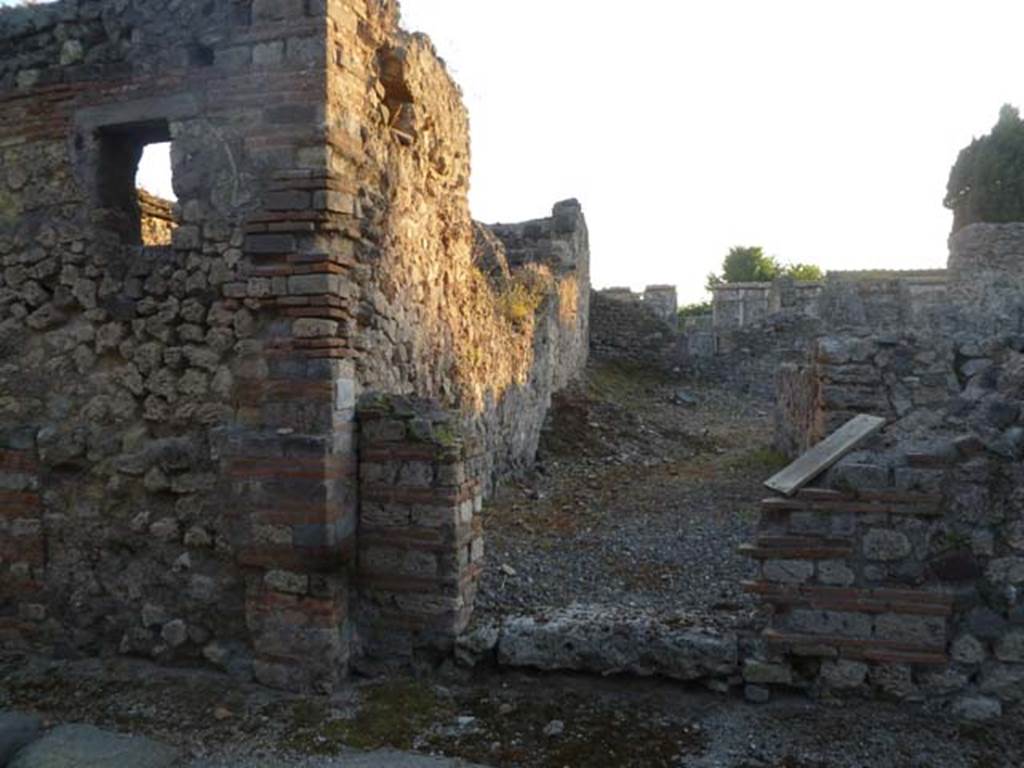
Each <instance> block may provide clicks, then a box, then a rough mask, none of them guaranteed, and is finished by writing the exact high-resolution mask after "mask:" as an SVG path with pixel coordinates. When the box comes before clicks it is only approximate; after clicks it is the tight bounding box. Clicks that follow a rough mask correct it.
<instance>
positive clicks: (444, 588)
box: [358, 397, 484, 662]
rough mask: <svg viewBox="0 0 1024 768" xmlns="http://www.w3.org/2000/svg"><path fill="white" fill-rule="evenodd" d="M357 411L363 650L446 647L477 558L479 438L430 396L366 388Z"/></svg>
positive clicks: (468, 598)
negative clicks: (371, 392) (373, 393)
mask: <svg viewBox="0 0 1024 768" xmlns="http://www.w3.org/2000/svg"><path fill="white" fill-rule="evenodd" d="M359 418H360V427H361V429H360V441H359V455H360V463H359V475H360V496H361V503H362V507H361V514H360V521H359V565H358V584H359V590H360V595H361V597H362V598H363V599H362V601H361V603H360V623H359V630H360V635H361V651H362V652H363V653H364V654H366V655H367V656H368V657H370V658H374V659H384V660H388V661H391V662H395V661H400V660H402V659H408V658H409V657H411V656H412V654H413V653H414V651H416V650H417V649H422V648H427V649H435V650H442V651H447V650H450V649H451V647H452V645H453V644H454V641H455V638H456V637H457V636H458V634H459V633H460V632H461V631H462V630H463V629H465V627H466V624H467V623H468V621H469V618H470V615H471V613H472V610H473V601H474V598H475V595H476V589H477V582H478V580H479V577H480V568H481V565H482V559H483V552H484V549H483V548H484V541H483V532H482V530H481V525H480V517H479V512H480V507H481V503H482V487H481V482H480V479H479V476H478V470H479V466H480V465H479V461H478V460H479V457H480V451H481V446H480V445H479V444H477V443H474V441H473V440H472V439H467V437H466V436H465V434H464V430H463V424H462V415H461V414H459V413H457V412H451V411H447V410H444V409H441V408H439V407H438V405H437V404H436V403H434V402H431V401H422V400H412V399H409V398H401V397H369V398H366V399H365V400H364V402H363V403H362V404H361V407H360V411H359Z"/></svg>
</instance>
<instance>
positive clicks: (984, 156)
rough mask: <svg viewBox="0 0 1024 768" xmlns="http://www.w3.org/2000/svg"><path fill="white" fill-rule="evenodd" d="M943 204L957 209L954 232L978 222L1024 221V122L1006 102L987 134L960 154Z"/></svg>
mask: <svg viewBox="0 0 1024 768" xmlns="http://www.w3.org/2000/svg"><path fill="white" fill-rule="evenodd" d="M942 202H943V205H945V206H946V207H947V208H949V209H951V210H952V211H953V231H954V232H956V231H957V230H959V229H961V228H962V227H965V226H967V225H968V224H974V223H977V222H990V223H1001V222H1008V221H1024V121H1022V120H1021V118H1020V111H1019V110H1018V109H1017V108H1016V107H1014V106H1012V105H1010V104H1004V105H1003V107H1002V108H1001V109H1000V110H999V121H998V122H997V123H996V124H995V126H994V127H993V128H992V132H991V133H989V134H988V135H987V136H982V137H981V138H977V139H974V140H973V141H972V142H971V143H970V144H969V145H968V146H966V147H964V148H963V149H962V150H961V151H960V154H959V155H958V156H957V159H956V163H955V164H954V165H953V168H952V170H951V171H950V174H949V183H948V184H947V186H946V197H945V199H944V200H943V201H942Z"/></svg>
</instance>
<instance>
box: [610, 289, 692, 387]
mask: <svg viewBox="0 0 1024 768" xmlns="http://www.w3.org/2000/svg"><path fill="white" fill-rule="evenodd" d="M648 291H649V292H650V295H651V296H652V297H656V298H650V299H649V298H648V297H647V296H646V295H640V294H635V293H633V292H632V291H630V290H629V289H626V288H609V289H605V290H602V291H595V292H593V293H592V294H591V297H590V349H591V352H592V354H593V355H594V357H595V358H597V359H602V360H613V361H617V362H626V363H632V364H636V365H651V366H655V367H658V368H662V369H665V370H671V369H673V368H676V367H678V366H680V365H681V364H682V363H683V350H682V346H681V343H682V337H681V336H680V334H679V333H678V316H677V310H674V311H672V313H671V314H669V313H668V312H667V309H668V301H667V298H668V293H667V291H660V290H658V289H657V288H655V290H654V291H653V292H652V291H651V289H648ZM671 298H673V299H674V291H673V293H672V294H671Z"/></svg>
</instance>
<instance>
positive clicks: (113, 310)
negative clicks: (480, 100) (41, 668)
mask: <svg viewBox="0 0 1024 768" xmlns="http://www.w3.org/2000/svg"><path fill="white" fill-rule="evenodd" d="M0 51H2V53H0V110H2V111H3V113H4V115H5V117H6V118H9V119H5V120H4V121H3V122H2V123H0V259H2V266H3V272H2V277H0V382H2V387H0V470H2V471H0V478H2V486H0V493H3V494H7V496H6V497H5V502H6V503H5V504H4V505H3V507H2V511H0V536H2V538H0V552H2V554H3V556H2V558H0V584H2V585H3V586H2V588H0V621H2V622H3V623H2V624H0V627H2V635H0V637H2V641H3V642H4V643H5V644H8V645H12V646H18V645H30V646H32V647H36V648H40V649H48V650H50V651H59V652H61V653H84V654H106V653H110V652H118V651H119V652H121V653H129V654H138V655H143V656H148V657H151V658H155V659H157V660H160V661H168V662H169V661H174V662H191V663H196V662H201V663H210V664H213V665H216V666H218V667H222V668H227V669H232V670H236V671H239V672H244V671H246V670H252V671H254V672H255V675H256V677H257V678H258V679H259V680H260V681H262V682H264V683H268V684H271V685H276V686H281V687H288V688H311V687H317V688H321V689H326V688H329V687H330V686H331V685H333V684H334V682H335V681H336V680H337V679H339V678H340V677H341V676H343V675H344V674H345V672H346V669H347V666H348V664H349V661H350V659H351V658H353V657H354V656H355V657H357V656H358V655H359V654H362V653H372V652H375V651H376V652H380V650H381V649H375V648H373V647H372V644H373V642H374V639H373V638H374V637H375V636H376V635H375V634H374V633H373V632H370V631H363V630H362V629H361V627H360V626H359V624H360V622H364V624H363V626H364V627H371V628H372V626H373V621H368V622H367V621H366V620H365V617H366V616H368V615H372V612H368V611H364V610H362V609H361V605H362V603H361V601H362V599H363V598H367V597H368V596H369V595H370V594H371V592H373V591H374V590H375V589H376V587H375V586H374V582H373V581H372V579H370V581H366V582H360V581H359V579H358V578H353V575H356V576H358V575H359V574H360V573H361V574H363V576H366V577H367V578H368V579H369V577H370V574H371V572H372V568H370V570H369V571H368V570H366V569H363V570H362V571H361V570H360V563H361V557H362V556H363V555H366V556H367V557H369V558H370V560H371V561H372V559H373V558H372V549H370V548H369V542H367V546H366V547H361V546H360V545H359V543H358V532H359V530H360V527H359V526H360V497H359V493H360V484H359V453H358V450H359V446H358V438H357V435H358V418H357V413H356V403H357V400H359V398H361V397H363V398H365V397H372V396H374V395H375V394H379V395H410V396H416V397H418V398H419V399H420V400H422V401H427V402H431V403H433V404H434V406H435V407H436V408H438V409H440V410H443V411H445V412H448V413H451V414H455V415H456V416H457V418H455V417H453V418H455V421H456V423H457V426H456V427H453V431H454V433H455V434H456V435H457V436H459V438H460V439H465V440H466V442H467V444H473V445H478V446H480V450H479V452H478V453H477V454H474V456H472V457H468V458H467V459H466V470H465V471H466V473H467V474H469V475H471V476H472V481H473V482H475V483H478V484H479V485H480V486H481V488H486V487H488V486H489V485H490V484H491V483H492V482H493V478H494V477H495V475H497V474H500V473H502V472H505V471H508V470H509V469H511V468H512V467H514V466H516V465H517V464H522V463H524V462H527V461H528V460H529V459H530V458H531V457H532V451H533V450H534V449H535V447H536V440H537V435H538V434H539V428H540V423H541V421H542V419H543V413H544V410H545V409H546V407H547V403H548V399H549V398H550V394H551V391H552V389H554V388H556V387H558V386H561V385H562V384H564V383H565V382H566V381H567V380H568V379H569V378H571V377H572V376H573V375H574V374H575V373H576V372H578V370H579V369H580V368H581V367H582V365H583V362H584V361H585V358H586V352H587V346H586V343H585V338H586V324H587V316H588V313H587V301H588V299H589V274H588V262H587V260H588V252H587V235H586V226H585V223H584V221H583V217H582V213H581V211H580V209H579V206H578V205H577V204H574V203H565V204H560V205H559V206H556V208H555V216H554V218H553V219H551V220H545V221H546V222H547V223H544V222H541V223H540V224H536V223H535V224H534V226H530V225H527V226H526V227H525V230H524V236H523V238H522V242H523V247H522V248H521V249H520V250H517V251H516V253H515V258H514V259H513V262H514V263H515V266H516V269H514V270H512V271H511V272H510V273H509V275H508V283H509V290H512V289H515V292H514V293H506V292H505V290H504V289H502V288H501V287H500V286H499V285H497V284H496V283H495V282H494V281H492V280H490V279H489V276H488V275H487V274H485V273H484V272H483V271H481V269H480V267H479V265H478V264H477V263H476V262H475V261H474V248H473V244H474V225H473V222H472V220H471V219H470V217H469V213H468V207H467V203H466V190H467V186H468V178H469V164H468V163H469V147H468V133H467V120H466V115H465V112H464V110H463V108H462V105H461V101H460V98H459V93H458V89H457V87H456V86H455V84H454V83H453V82H452V81H451V78H450V77H449V76H448V74H447V72H446V71H445V69H444V65H443V63H442V62H441V61H440V60H439V59H438V58H437V56H436V55H435V53H434V51H433V48H432V46H431V44H430V42H429V41H428V40H427V39H426V38H424V37H422V36H419V35H407V34H406V33H404V32H402V31H400V30H399V29H398V27H397V4H396V3H394V2H390V0H328V2H326V3H306V2H301V1H296V0H251V2H249V1H248V0H239V1H238V2H231V3H208V4H197V3H184V4H176V5H175V4H172V5H171V6H168V5H167V4H166V3H163V2H157V1H156V0H136V2H133V3H131V4H126V3H118V2H113V1H112V0H110V1H104V0H79V1H78V2H72V0H64V1H63V2H58V3H52V4H46V5H41V6H37V7H32V8H19V9H10V10H3V11H0ZM158 141H170V142H171V161H172V170H173V174H174V188H175V191H176V193H177V194H178V197H179V200H178V204H177V210H178V211H180V221H179V222H178V226H177V227H176V229H174V232H173V235H172V239H171V242H170V244H169V245H166V246H160V247H156V246H148V245H146V244H145V243H146V239H145V230H146V229H147V228H146V225H145V218H144V217H142V216H141V214H140V209H139V203H138V198H137V193H136V191H135V189H134V168H135V165H136V164H137V162H138V159H139V157H140V155H141V152H142V148H143V146H144V145H145V144H148V143H152V142H158ZM143 208H145V206H143ZM535 229H537V230H538V233H537V234H536V235H535V233H534V230H535ZM526 230H528V231H526ZM367 413H369V412H367ZM367 417H368V418H370V417H369V416H367ZM371 434H372V429H371ZM399 442H400V441H399ZM366 448H367V450H368V451H370V452H372V451H374V450H377V449H378V448H382V446H378V445H377V444H376V443H374V442H373V439H372V438H371V439H369V441H368V442H367V443H366ZM470 459H471V460H470ZM438 461H441V459H438ZM385 463H386V462H385ZM437 471H438V472H439V473H440V472H441V470H440V469H438V470H437ZM403 477H404V476H403ZM403 477H399V478H398V479H397V480H396V481H395V482H396V489H397V490H396V492H401V491H403V490H405V489H406V486H405V481H404V479H403ZM366 490H367V492H368V493H370V492H371V491H372V493H377V492H378V489H377V488H376V487H375V488H373V489H370V488H367V489H366ZM438 493H441V491H440V490H439V491H438ZM371 495H372V494H371ZM373 501H375V502H376V501H379V499H377V498H374V499H373ZM366 530H367V531H369V532H371V533H372V534H373V535H374V536H381V535H385V532H382V531H380V530H374V529H373V527H372V526H371V525H369V524H368V527H367V529H366ZM446 535H447V534H446ZM398 540H399V541H398V542H397V544H396V546H397V547H398V548H400V547H401V546H402V542H401V536H400V535H399V536H398ZM460 541H461V540H460ZM444 546H446V547H448V546H452V547H454V546H456V545H455V539H453V538H450V537H449V538H448V539H445V540H444ZM459 546H461V545H459ZM368 553H369V554H368ZM452 556H455V555H454V552H453V553H452ZM367 567H368V568H369V567H370V566H369V565H367ZM373 575H374V577H375V576H376V575H377V574H375V573H374V574H373ZM463 597H464V600H465V603H466V606H465V607H466V609H467V610H468V608H469V604H470V603H471V590H470V589H468V588H467V591H466V593H465V594H464V596H463ZM403 600H404V598H403V599H401V600H400V599H399V597H395V603H394V604H395V605H398V606H401V605H405V603H404V602H403ZM414 614H415V611H414V610H413V609H410V617H411V618H410V621H414V620H415V621H418V620H419V619H415V617H414Z"/></svg>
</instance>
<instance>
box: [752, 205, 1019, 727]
mask: <svg viewBox="0 0 1024 768" xmlns="http://www.w3.org/2000/svg"><path fill="white" fill-rule="evenodd" d="M961 234H962V237H960V236H956V237H953V238H951V253H950V267H951V269H950V281H949V286H948V294H947V295H948V296H949V297H951V298H953V299H954V300H953V301H947V302H946V306H944V307H943V309H942V311H941V312H938V313H936V314H935V315H934V316H933V317H934V325H933V326H932V327H931V328H930V329H928V331H925V330H924V329H922V331H921V332H920V333H919V334H917V335H915V336H909V335H899V334H894V335H873V336H872V335H864V334H857V333H848V334H845V335H834V336H828V337H823V338H821V339H818V341H817V342H816V344H815V346H814V348H813V352H812V356H811V359H810V360H809V362H808V363H806V364H805V365H802V366H796V365H794V366H790V367H789V368H788V369H787V370H786V371H784V372H783V374H782V375H781V376H780V386H781V388H780V401H781V403H782V404H783V406H784V408H783V416H782V418H781V419H780V427H781V429H780V430H779V433H778V439H779V440H780V441H781V442H783V443H786V446H788V447H792V448H793V449H795V450H799V449H802V448H803V447H805V446H806V445H807V444H809V443H811V442H813V441H814V440H815V439H817V438H819V437H821V436H823V434H824V433H825V432H827V431H830V430H831V429H833V428H835V427H836V426H838V425H839V424H840V423H841V422H842V421H844V420H845V419H846V418H848V417H849V416H851V415H852V414H853V413H854V412H856V411H868V412H872V413H879V414H881V415H884V416H886V417H887V418H888V419H889V422H890V423H889V425H888V426H887V427H886V429H885V430H884V431H883V432H882V433H881V434H880V435H878V436H876V437H875V438H873V439H872V440H871V441H869V442H868V443H867V444H866V445H864V446H862V447H861V448H860V449H859V450H858V451H857V452H855V453H853V454H851V455H850V456H847V457H846V458H844V459H843V460H842V461H841V462H840V463H839V464H837V465H836V466H835V467H833V468H832V469H831V470H829V471H828V472H827V473H826V474H825V475H824V476H822V477H821V478H820V479H819V480H818V481H817V483H818V485H819V486H820V487H816V488H808V489H805V490H802V491H800V492H799V493H798V494H797V495H796V496H795V497H793V498H781V497H776V498H770V499H766V500H765V501H764V502H763V503H762V514H761V524H760V528H759V534H758V540H757V541H756V542H754V543H753V544H752V546H750V547H748V548H747V552H748V554H750V555H751V556H753V557H756V558H758V559H759V560H761V561H762V563H763V565H762V568H761V578H760V580H759V581H758V582H756V583H753V584H751V585H749V586H750V589H751V590H752V591H754V592H755V593H756V594H759V595H761V596H762V598H763V599H764V600H765V601H766V602H768V603H770V604H772V605H773V606H775V612H774V613H773V615H772V618H771V622H770V626H769V628H768V630H767V631H766V632H765V633H764V635H763V636H762V638H761V641H760V644H759V645H757V646H756V648H757V653H758V654H759V655H758V656H757V657H756V658H755V660H754V662H753V663H754V664H755V668H756V669H759V670H761V671H763V668H762V667H760V666H756V665H760V664H766V665H768V666H767V669H768V670H769V671H770V673H771V675H773V676H774V680H775V681H782V682H785V683H788V684H794V685H799V686H804V687H809V688H811V689H813V690H816V691H818V692H819V693H821V694H823V695H830V696H838V695H849V694H851V693H853V694H876V695H882V696H886V697H889V698H897V699H912V700H913V699H937V700H939V701H942V702H945V703H946V704H948V705H949V706H950V707H951V708H952V709H953V711H954V712H956V713H957V714H960V715H963V716H965V717H970V718H979V719H980V718H986V717H992V716H994V715H997V714H999V713H1000V712H1001V711H1002V707H1003V706H1004V705H1006V704H1008V703H1012V702H1016V701H1019V700H1020V699H1021V697H1022V696H1024V654H1022V653H1021V638H1022V637H1024V629H1022V628H1021V627H1022V626H1024V624H1022V618H1021V617H1022V616H1024V608H1022V605H1021V602H1022V600H1021V597H1020V585H1021V584H1024V567H1022V563H1024V559H1022V558H1021V556H1020V552H1021V547H1022V546H1024V544H1022V542H1021V541H1020V536H1019V533H1020V529H1021V528H1022V526H1024V504H1022V499H1021V494H1020V491H1019V489H1020V487H1021V481H1022V480H1024V477H1022V476H1021V472H1020V460H1021V458H1022V457H1024V422H1022V420H1021V414H1022V405H1024V389H1022V386H1021V383H1022V381H1024V378H1022V375H1024V374H1022V372H1024V337H1022V336H1021V335H1020V334H1019V333H1017V327H1016V323H1015V320H1016V318H1015V314H1016V312H1015V308H1016V305H1017V298H1016V296H1015V293H1016V290H1015V288H1014V287H1015V286H1019V285H1020V271H1021V265H1022V264H1024V262H1022V261H1021V260H1020V259H1019V258H1015V254H1019V253H1021V249H1020V245H1019V242H1016V243H1015V242H1014V241H1015V239H1017V240H1019V238H1021V237H1022V230H1021V229H1020V227H1019V225H973V226H972V227H968V228H965V230H963V232H962V233H961ZM992 330H995V331H997V332H996V333H995V335H992V333H991V331H992ZM786 446H784V447H786Z"/></svg>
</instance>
